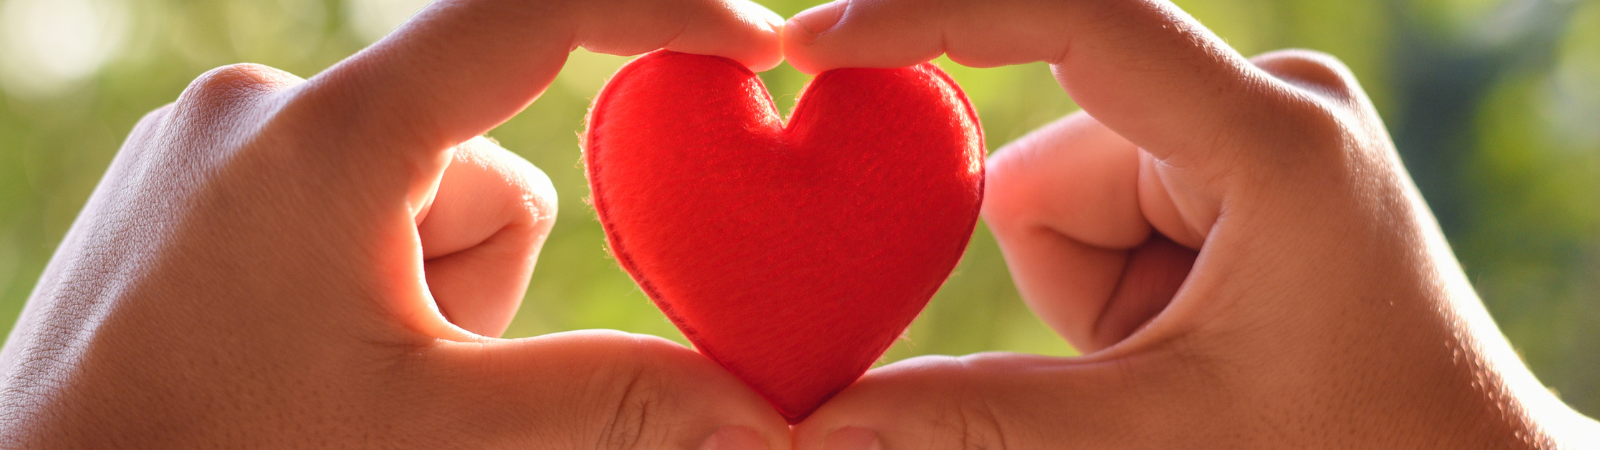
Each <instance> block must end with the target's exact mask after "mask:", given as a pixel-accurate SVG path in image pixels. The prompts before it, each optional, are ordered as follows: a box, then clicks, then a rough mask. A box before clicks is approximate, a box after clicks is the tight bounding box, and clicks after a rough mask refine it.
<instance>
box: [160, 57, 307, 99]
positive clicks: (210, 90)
mask: <svg viewBox="0 0 1600 450" xmlns="http://www.w3.org/2000/svg"><path fill="white" fill-rule="evenodd" d="M295 79H296V78H295V77H294V76H293V75H289V74H288V73H286V72H283V71H280V70H278V69H274V68H271V67H267V66H264V65H260V64H253V63H241V64H229V65H226V66H222V67H218V68H215V69H211V70H208V71H206V72H205V73H203V74H200V76H199V77H196V78H195V79H194V81H191V82H190V83H189V86H188V87H186V88H184V90H183V93H182V94H180V95H178V104H179V105H185V106H191V107H202V108H204V107H216V106H228V105H237V104H243V103H246V102H248V101H250V100H252V99H254V98H256V97H260V96H262V95H266V94H271V93H274V92H277V91H280V90H283V89H285V88H287V87H288V86H289V84H290V83H292V82H293V81H294V80H295Z"/></svg>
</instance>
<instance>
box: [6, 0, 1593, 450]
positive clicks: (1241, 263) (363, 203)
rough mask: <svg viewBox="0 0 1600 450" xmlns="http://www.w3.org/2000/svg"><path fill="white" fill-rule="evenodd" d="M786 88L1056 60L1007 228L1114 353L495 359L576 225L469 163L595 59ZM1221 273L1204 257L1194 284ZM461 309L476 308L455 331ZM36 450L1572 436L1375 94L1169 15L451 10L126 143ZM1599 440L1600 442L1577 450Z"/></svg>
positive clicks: (1044, 284) (68, 248) (635, 351)
mask: <svg viewBox="0 0 1600 450" xmlns="http://www.w3.org/2000/svg"><path fill="white" fill-rule="evenodd" d="M578 46H582V47H584V48H587V49H590V50H594V51H599V52H606V53H616V54H637V53H642V52H646V51H649V50H654V49H657V48H667V49H671V50H676V51H682V52H688V53H701V54H711V55H719V56H725V57H729V58H733V59H736V60H738V61H741V62H743V63H745V64H747V65H749V66H751V67H753V68H755V69H766V68H770V67H773V66H774V65H776V64H777V63H778V62H779V61H780V60H781V59H782V58H787V59H788V61H789V62H790V63H791V64H793V65H794V66H795V67H797V68H799V69H801V70H803V71H806V72H811V73H815V72H819V71H822V70H826V69H829V68H835V67H873V66H876V67H892V66H904V65H909V64H913V63H917V62H921V61H924V60H927V59H930V58H933V57H935V56H938V55H940V54H948V55H949V56H950V58H951V59H953V60H954V61H956V62H958V63H961V64H966V65H972V66H980V67H990V66H998V65H1006V64H1018V63H1025V62H1032V61H1046V62H1049V63H1051V64H1052V67H1053V68H1054V70H1055V73H1056V75H1057V79H1058V80H1059V81H1060V82H1061V85H1062V86H1063V87H1064V88H1066V90H1067V92H1068V93H1069V94H1071V95H1072V97H1073V98H1074V99H1075V100H1076V101H1077V102H1078V103H1079V104H1080V105H1082V107H1083V108H1084V111H1085V112H1083V113H1078V114H1073V115H1070V116H1068V117H1066V118H1064V119H1062V120H1060V121H1058V122H1056V123H1054V124H1052V125H1049V126H1046V127H1044V128H1043V129H1041V130H1039V131H1037V132H1035V133H1033V134H1032V135H1030V136H1028V137H1026V138H1023V139H1021V140H1019V141H1018V142H1016V143H1013V144H1011V145H1008V146H1007V147H1006V148H1004V149H1002V150H1000V151H998V152H996V154H995V155H994V156H993V157H991V159H990V161H989V174H988V193H987V198H986V199H985V205H984V210H983V217H984V219H985V220H986V221H987V222H988V223H989V225H990V228H991V229H992V230H994V233H995V234H996V236H997V237H998V239H999V241H1000V243H1001V246H1002V249H1003V251H1004V252H1005V256H1006V258H1007V262H1008V263H1009V265H1010V267H1011V270H1012V273H1013V274H1014V276H1015V278H1016V281H1017V284H1018V287H1019V288H1020V290H1021V292H1022V293H1023V296H1024V298H1025V299H1026V300H1027V301H1028V304H1029V305H1030V306H1031V307H1032V308H1033V309H1034V311H1035V312H1037V313H1038V314H1039V316H1040V317H1041V318H1042V319H1043V320H1044V321H1045V322H1046V323H1047V324H1049V325H1050V326H1051V327H1053V328H1054V329H1055V330H1056V331H1057V332H1058V333H1060V334H1061V335H1062V336H1063V337H1065V338H1066V339H1067V340H1068V341H1070V342H1071V343H1072V344H1073V345H1075V346H1077V347H1078V348H1079V349H1082V350H1083V351H1085V352H1086V353H1088V355H1087V356H1083V357H1079V358H1067V359H1063V358H1048V357H1041V356H1031V355H1015V354H980V355H971V356H966V357H959V358H955V357H925V358H916V359H911V360H907V361H903V362H900V363H896V364H892V365H889V366H886V367H883V368H879V369H877V370H874V371H872V372H869V373H868V374H867V375H866V376H865V377H864V378H863V379H861V380H860V381H859V382H858V383H857V384H856V385H855V386H853V387H851V388H850V389H848V390H846V391H845V392H843V393H841V394H840V395H839V396H838V397H836V398H835V399H834V400H833V401H831V402H830V403H829V404H827V405H825V406H824V407H823V408H822V409H820V410H819V411H817V412H816V413H815V414H814V415H813V416H811V418H809V419H808V420H807V421H806V422H804V423H802V424H800V425H798V426H796V427H794V428H793V429H792V430H791V429H790V428H789V427H787V426H785V424H784V422H783V420H782V419H781V418H780V417H779V416H778V415H777V414H776V413H775V412H774V411H772V410H771V408H770V407H768V406H767V404H766V403H765V402H764V401H763V400H762V399H761V398H759V397H758V396H757V395H756V394H755V393H754V392H752V391H750V390H749V389H748V388H746V387H745V386H744V385H743V384H742V383H741V382H740V381H738V380H737V379H734V378H733V377H732V376H731V375H729V374H728V373H726V372H725V371H723V370H722V369H721V368H719V367H717V366H716V365H715V364H714V363H712V362H710V361H709V360H708V359H706V358H703V357H701V356H699V355H698V354H696V353H695V352H694V351H693V350H690V349H686V348H683V347H681V346H678V345H676V344H673V343H671V342H669V341H666V340H663V339H659V338H654V337H649V336H638V335H630V334H625V333H617V332H600V331H581V332H570V333H558V334H553V335H547V336H540V337H535V338H528V339H516V340H500V339H491V338H484V337H482V336H480V335H483V336H494V335H498V334H499V333H500V332H502V331H503V330H504V329H505V326H506V325H507V323H509V321H510V320H511V317H512V315H513V313H514V312H515V310H516V308H517V304H518V302H519V301H520V299H521V296H522V292H523V290H524V289H525V288H526V285H527V281H528V275H529V273H530V271H531V269H532V267H533V264H534V259H535V257H536V256H537V252H538V248H539V246H540V244H541V243H542V242H543V240H544V238H545V235H546V234H547V233H548V231H549V229H550V225H551V223H552V222H553V220H554V217H555V205H556V202H555V193H554V191H553V189H552V188H551V186H550V184H549V181H548V180H547V179H546V178H545V177H544V175H543V174H542V173H541V172H539V170H538V169H536V168H534V167H532V166H531V165H529V164H528V163H527V162H526V161H524V160H522V159H520V158H518V157H517V156H515V155H513V154H512V153H510V152H508V151H506V150H504V149H502V148H500V147H498V146H497V145H495V144H494V143H493V142H491V141H489V140H486V139H483V138H481V137H477V136H479V135H481V134H482V133H484V132H486V131H488V130H489V129H491V128H493V127H494V126H496V125H498V124H499V123H501V122H503V121H505V120H506V119H508V118H510V117H511V116H512V115H514V114H516V113H517V112H518V111H520V110H522V109H523V108H524V107H526V106H527V105H528V104H529V103H530V102H532V101H533V100H534V99H535V98H537V97H538V95H539V94H540V93H541V92H542V91H543V89H544V88H545V87H546V86H547V85H548V84H549V83H550V81H551V80H552V79H553V78H554V77H555V75H556V73H557V72H558V71H559V69H560V67H561V65H562V63H563V62H564V61H565V58H566V55H567V54H568V53H569V52H570V51H571V50H572V49H573V48H575V47H578ZM1196 250H1198V257H1197V256H1196V255H1197V253H1196ZM447 318H448V319H447ZM0 364H3V365H0V368H3V371H4V375H3V379H0V383H3V390H0V443H3V444H4V445H5V446H7V447H13V446H15V447H109V446H134V447H150V448H158V447H272V448H298V447H312V446H320V447H357V446H364V447H386V448H392V447H431V448H457V447H461V448H482V447H491V448H499V447H539V448H544V447H560V448H569V447H571V448H578V447H582V448H703V449H717V450H729V449H763V448H766V449H787V448H800V449H807V450H813V449H818V448H824V447H826V448H828V449H838V450H849V449H861V450H865V449H869V448H890V449H898V448H966V447H983V448H1060V447H1090V448H1122V447H1129V448H1145V447H1167V448H1171V447H1290V446H1293V447H1343V448H1370V447H1448V448H1464V447H1496V448H1502V447H1503V448H1533V447H1549V446H1555V445H1557V444H1560V443H1561V442H1575V441H1574V439H1578V438H1581V437H1582V435H1584V434H1590V435H1595V434H1600V433H1597V429H1600V427H1597V426H1596V425H1595V423H1594V422H1593V421H1590V420H1588V419H1585V418H1583V417H1582V416H1581V415H1578V414H1577V413H1575V412H1573V411H1571V410H1570V409H1569V408H1567V407H1566V406H1565V405H1563V404H1561V403H1560V401H1559V400H1557V399H1556V398H1555V397H1554V396H1553V395H1551V394H1550V393H1548V392H1547V391H1545V390H1544V388H1543V387H1542V386H1541V385H1540V384H1539V383H1538V381H1537V380H1536V379H1534V377H1533V376H1532V375H1531V374H1530V373H1529V372H1528V371H1527V369H1526V368H1525V367H1524V366H1523V365H1522V364H1521V363H1520V362H1519V360H1518V359H1517V357H1516V355H1515V354H1514V353H1513V352H1512V351H1511V348H1510V346H1509V345H1508V344H1507V343H1506V342H1505V340H1504V338H1503V337H1502V336H1501V335H1500V333H1499V331H1498V330H1497V329H1496V328H1495V325H1494V323H1493V321H1492V320H1491V319H1490V318H1489V316H1488V314H1487V313H1486V312H1485V310H1484V308H1483V306H1482V304H1481V303H1480V302H1479V301H1478V299H1477V298H1476V296H1475V294H1474V293H1473V291H1472V288H1471V286H1470V285H1469V284H1468V283H1467V281H1466V279H1465V277H1464V275H1463V274H1462V272H1461V269H1460V268H1459V267H1458V265H1457V263H1456V262H1455V259H1454V256H1453V255H1452V254H1451V253H1450V249H1449V247H1448V245H1447V244H1446V243H1445V241H1444V239H1443V237H1442V234H1441V233H1440V231H1439V230H1438V228H1437V226H1436V225H1435V222H1434V219H1433V218H1432V217H1431V215H1430V213H1429V212H1428V210H1427V207H1426V205H1425V204H1424V203H1423V201H1422V200H1421V198H1420V197H1419V196H1418V194H1417V192H1416V190H1415V189H1414V188H1413V187H1412V183H1411V181H1410V180H1409V178H1408V176H1407V175H1406V173H1405V171H1404V169H1403V168H1402V167H1401V164H1400V162H1399V159H1398V157H1397V156H1396V153H1395V151H1394V149H1393V146H1392V144H1391V143H1390V140H1389V138H1388V136H1387V134H1386V132H1385V130H1384V128H1383V125H1382V122H1381V121H1380V120H1379V118H1378V116H1377V114H1376V112H1375V111H1374V110H1373V108H1372V106H1371V104H1370V103H1369V102H1368V101H1367V99H1366V97H1365V94H1364V93H1362V91H1361V89H1360V87H1359V86H1358V85H1357V83H1356V81H1355V80H1354V79H1353V78H1352V77H1351V76H1350V74H1349V73H1348V72H1347V71H1346V70H1345V69H1344V68H1343V67H1342V66H1341V65H1340V64H1339V63H1338V62H1337V61H1334V60H1333V59H1331V58H1330V57H1327V56H1325V55H1318V54H1312V53H1306V52H1280V53H1273V54H1269V55H1264V56H1260V57H1257V58H1255V59H1252V60H1246V59H1244V58H1243V57H1241V56H1239V55H1238V54H1237V53H1235V52H1233V51H1232V50H1231V49H1229V48H1228V47H1227V46H1226V45H1225V44H1223V43H1222V42H1221V41H1220V40H1219V39H1217V38H1216V37H1215V36H1213V35H1211V34H1210V33H1209V32H1208V31H1206V30H1205V29H1204V28H1203V27H1201V26H1200V25H1199V24H1198V23H1196V22H1194V20H1193V19H1191V18H1189V17H1188V16H1187V15H1185V14H1184V13H1183V12H1182V11H1180V10H1178V9H1177V8H1176V7H1174V6H1172V5H1171V4H1168V3H1166V2H1164V1H1159V0H1107V1H1067V2H1036V1H1026V0H1014V1H1004V2H988V1H976V0H974V1H966V2H961V1H945V2H937V3H931V4H930V3H927V2H915V1H912V0H855V1H852V2H848V3H843V2H841V3H832V4H827V5H823V6H819V7H817V8H813V9H812V10H809V11H806V12H804V13H801V14H800V15H799V16H797V17H796V18H794V19H792V20H790V21H789V22H788V23H787V24H785V23H784V22H783V20H782V19H781V18H780V17H778V16H776V15H775V14H773V13H771V12H770V11H767V10H765V9H764V8H761V7H759V6H756V5H753V4H748V3H744V2H742V1H741V0H670V1H649V0H607V1H598V2H584V1H564V2H548V3H529V2H521V1H514V0H442V1H439V2H436V3H435V4H433V5H432V6H430V7H429V8H427V9H426V10H424V11H423V12H422V13H420V14H418V16H417V17H416V18H414V19H413V20H412V21H411V22H409V23H407V24H406V25H405V26H403V27H402V28H401V29H400V30H398V31H396V32H395V33H393V34H392V35H390V36H389V37H388V38H386V39H384V40H383V41H381V42H379V43H377V44H374V45H373V46H372V47H371V48H368V49H366V50H365V51H363V52H361V53H360V54H357V55H356V56H353V57H351V58H350V59H348V60H346V61H344V62H342V63H340V64H339V65H337V66H335V67H333V68H331V69H329V70H328V71H326V72H324V73H322V74H319V75H317V76H316V77H314V78H312V79H311V80H302V79H299V78H297V77H295V76H293V75H290V74H287V73H283V72H280V71H276V70H273V69H270V68H266V67H261V66H251V65H237V66H227V67H223V68H220V69H217V70H213V71H211V72H208V73H206V74H205V75H202V76H201V77H200V78H199V79H198V80H196V81H195V82H194V83H193V84H192V85H191V86H190V87H189V88H188V89H187V90H185V91H184V93H183V94H182V96H180V98H179V99H178V101H177V102H176V103H174V104H173V105H170V106H168V107H165V108H162V109H160V110H157V111H155V112H153V113H151V114H150V115H149V116H148V117H147V118H145V120H143V121H141V122H140V124H139V125H138V126H137V127H136V128H135V129H134V131H133V133H132V134H131V135H130V136H129V138H128V140H127V142H126V144H125V145H124V147H123V149H122V151H121V152H120V153H119V154H118V156H117V158H116V159H115V161H114V162H113V163H112V165H111V168H110V169H109V170H108V172H107V174H106V176H105V178H104V180H103V181H102V182H101V185H100V186H99V188H98V189H97V190H96V191H95V193H94V195H93V196H92V197H91V198H90V200H89V203H88V205H87V206H86V207H85V208H84V211H83V214H82V215H81V216H80V217H79V219H78V221H77V223H75V224H74V226H73V228H72V230H71V231H70V232H69V233H68V235H67V237H66V239H65V241H64V242H63V243H62V244H61V247H60V249H59V250H58V252H57V254H56V255H55V258H54V259H53V260H52V261H51V264H50V266H49V267H48V269H47V270H46V273H45V275H44V276H43V278H42V279H41V281H40V284H39V285H38V288H37V290H36V291H35V293H34V296H33V298H32V299H31V300H30V301H29V303H28V306H27V308H26V310H25V311H24V313H23V316H22V318H21V319H20V321H19V323H18V324H17V327H16V329H15V330H14V331H13V333H12V336H11V338H10V340H9V341H8V342H7V345H6V347H5V350H4V353H3V354H0ZM1575 436H1576V437H1575Z"/></svg>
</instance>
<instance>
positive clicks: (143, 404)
mask: <svg viewBox="0 0 1600 450" xmlns="http://www.w3.org/2000/svg"><path fill="white" fill-rule="evenodd" d="M781 24H782V18H780V17H778V16H776V15H775V14H772V13H771V12H770V11H767V10H765V9H763V8H761V7H759V6H755V5H752V4H748V3H742V2H732V1H721V0H672V1H660V0H637V1H606V2H592V1H573V2H566V3H560V2H557V3H532V2H524V1H517V0H445V1H441V2H438V3H435V4H433V5H431V6H429V7H428V8H427V9H426V10H425V11H424V12H422V13H421V14H420V15H419V16H418V17H417V18H416V19H414V20H412V21H411V22H410V23H408V24H406V25H405V26H404V27H403V28H402V29H400V30H399V31H398V32H396V33H394V34H392V35H390V36H389V37H387V38H386V39H384V40H383V41H381V42H379V43H377V44H374V45H373V46H372V47H370V48H368V49H366V50H365V51H363V52H361V53H359V54H357V55H355V56H353V57H351V58H350V59H348V60H346V61H344V62H342V63H340V64H338V65H337V66H335V67H333V68H331V69H329V70H327V71H325V72H323V73H321V74H318V75H317V76H315V77H312V78H311V79H309V80H302V79H300V78H297V77H295V76H293V75H290V74H288V73H284V72H280V71H277V70H274V69H271V68H267V67H263V66H255V65H237V66H228V67H223V68H219V69H216V70H213V71H210V72H208V73H206V74H204V75H202V76H200V77H199V79H197V80H195V81H194V82H193V83H192V84H191V85H190V86H189V87H188V88H187V89H186V90H185V91H184V92H183V94H182V95H181V96H180V97H179V98H178V99H177V101H176V102H174V103H173V104H172V105H170V106H167V107H164V108H161V109H159V110H157V111H155V112H153V113H151V114H150V115H149V116H148V117H146V118H145V119H144V120H142V121H141V122H140V123H139V125H137V126H136V128H135V129H134V130H133V132H132V134H131V135H130V136H129V137H128V139H127V141H126V143H125V144H124V146H123V148H122V150H121V151H120V153H119V154H118V155H117V157H116V159H115V160H114V162H113V163H112V164H111V167H110V169H109V170H108V172H107V174H106V175H105V177H104V179H103V181H102V182H101V184H100V186H99V187H98V188H97V190H96V191H95V193H94V194H93V195H92V196H91V198H90V200H89V202H88V204H87V206H86V207H85V208H84V211H83V212H82V214H81V215H80V217H79V219H78V220H77V222H76V223H75V224H74V225H73V227H72V229H71V231H70V232H69V233H68V235H67V237H66V238H65V240H64V242H63V243H62V244H61V246H60V248H59V250H58V251H57V253H56V255H55V257H54V258H53V259H52V261H51V262H50V265H49V267H48V269H47V270H46V273H45V274H44V276H43V277H42V279H41V280H40V282H39V285H38V287H37V289H36V290H35V292H34V294H33V296H32V298H31V299H30V300H29V302H28V305H27V307H26V309H25V311H24V312H23V315H22V318H21V319H20V321H19V322H18V324H17V326H16V328H15V330H14V331H13V332H12V334H11V337H10V339H9V340H8V341H7V343H6V347H5V350H4V354H3V356H0V367H3V368H4V369H3V370H4V375H3V378H0V386H3V390H0V447H4V448H152V449H154V448H246V447H252V448H275V449H294V448H347V447H363V448H366V447H371V448H689V449H694V448H723V449H726V448H764V447H770V448H773V449H784V448H788V447H789V442H790V435H789V430H788V428H787V426H786V424H785V422H784V420H783V418H782V417H780V416H779V415H778V414H777V413H776V412H774V411H773V410H772V409H771V407H770V406H768V405H767V403H766V402H765V401H763V400H762V399H761V398H760V397H759V396H758V395H756V394H755V393H754V392H752V391H751V390H749V389H748V388H747V387H745V385H744V384H743V383H742V382H740V381H739V380H737V379H735V378H734V377H733V376H732V375H729V374H728V373H727V372H726V371H724V370H722V368H721V367H718V366H717V365H716V363H713V362H711V361H710V360H708V359H706V358H704V357H702V356H700V355H699V354H697V353H695V352H694V351H693V350H691V349H688V348H685V347H683V346H681V345H678V344H675V343H672V342H670V341H667V340H665V339H660V338H656V337H651V336H640V335H631V334H626V333H618V332H605V331H585V332H572V333H558V334H553V335H547V336H541V337H535V338H530V339H515V340H500V339H493V338H489V337H484V336H497V335H499V334H500V333H501V332H502V331H503V330H504V329H505V327H506V325H507V324H508V323H509V322H510V320H511V317H512V315H513V313H514V312H515V311H516V309H517V305H518V302H519V301H520V300H521V298H522V293H523V291H524V289H525V288H526V286H527V282H528V277H529V273H530V271H531V270H533V264H534V258H535V256H536V253H537V251H538V248H539V246H540V245H541V244H542V243H543V241H544V239H545V236H546V234H547V233H548V232H549V230H550V227H551V224H552V223H553V221H554V220H555V214H556V211H555V207H556V198H555V193H554V192H553V189H552V188H551V186H550V182H549V180H548V179H547V178H546V177H545V176H544V174H543V173H541V172H540V171H539V170H538V169H536V168H534V167H533V166H532V165H530V164H528V163H527V162H526V161H524V160H522V159H521V158H519V157H517V156H515V155H513V154H512V153H510V152H508V151H506V150H505V149H502V148H500V147H499V146H497V145H496V144H494V143H493V142H491V141H489V140H487V139H483V138H476V136H479V135H481V134H483V133H484V132H486V131H488V130H489V129H491V128H493V127H494V126H496V125H498V124H500V123H501V122H504V121H505V120H507V119H508V118H510V117H511V116H512V115H514V114H516V113H517V112H518V111H520V110H522V109H523V108H524V107H526V106H527V105H528V104H529V103H530V102H532V101H533V100H534V99H535V98H536V97H537V96H538V95H539V94H540V92H542V91H543V90H544V88H545V87H546V86H547V85H548V84H549V83H550V82H551V80H552V79H553V78H554V77H555V76H556V73H557V72H558V71H559V70H560V68H561V66H562V64H563V63H564V61H565V60H566V57H567V55H568V53H569V52H570V51H571V50H573V49H574V48H575V47H578V46H582V47H584V48H588V49H590V50H595V51H601V52H610V53H619V54H637V53H642V52H645V51H649V50H654V49H657V48H663V47H665V48H668V49H673V50H678V51H683V52H692V53H705V54H713V55H719V56H725V57H729V58H733V59H735V60H738V61H741V62H743V63H745V64H747V65H750V66H752V67H755V68H759V69H767V68H771V67H773V66H774V65H776V64H777V63H778V61H779V59H780V53H779V49H778V34H777V32H776V30H777V29H778V27H780V26H781ZM463 142H465V144H462V143H463ZM457 144H460V145H459V146H458V145H457ZM435 304H437V308H436V307H435V306H434V305H435ZM441 313H442V314H441ZM447 319H448V321H447ZM451 322H453V323H454V324H457V325H460V327H459V328H458V327H456V326H453V325H451ZM719 430H721V431H719ZM703 445H705V446H707V447H702V446H703Z"/></svg>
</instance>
